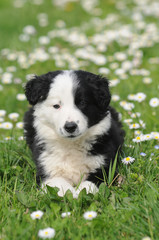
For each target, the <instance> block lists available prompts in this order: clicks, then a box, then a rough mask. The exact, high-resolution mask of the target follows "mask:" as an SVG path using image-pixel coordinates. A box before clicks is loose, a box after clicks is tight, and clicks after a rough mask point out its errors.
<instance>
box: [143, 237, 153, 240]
mask: <svg viewBox="0 0 159 240" xmlns="http://www.w3.org/2000/svg"><path fill="white" fill-rule="evenodd" d="M142 240H151V238H150V237H143V238H142Z"/></svg>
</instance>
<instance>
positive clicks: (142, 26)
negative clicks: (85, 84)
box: [0, 0, 159, 240]
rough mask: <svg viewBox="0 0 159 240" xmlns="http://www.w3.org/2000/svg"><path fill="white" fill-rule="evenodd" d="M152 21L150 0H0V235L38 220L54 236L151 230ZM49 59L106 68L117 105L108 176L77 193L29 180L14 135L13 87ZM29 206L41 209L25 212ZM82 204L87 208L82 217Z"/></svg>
mask: <svg viewBox="0 0 159 240" xmlns="http://www.w3.org/2000/svg"><path fill="white" fill-rule="evenodd" d="M158 29H159V3H158V1H157V0H156V1H155V0H142V1H137V0H127V1H124V0H121V1H115V0H107V1H106V0H52V1H51V0H7V1H6V0H1V1H0V36H1V37H0V59H1V61H0V239H1V240H14V239H15V240H18V239H26V240H31V239H32V240H35V239H41V238H40V237H38V234H39V230H42V229H45V228H48V227H50V228H53V229H54V230H55V236H54V239H57V240H58V239H59V240H64V239H74V240H80V239H86V240H107V239H109V240H122V239H126V240H143V239H144V240H150V239H151V240H158V239H159V203H158V202H159V80H158V75H159V72H158V68H159V57H158V49H159V31H158ZM57 69H83V70H86V71H90V72H93V73H96V74H102V75H103V76H107V77H108V79H109V80H110V88H111V93H112V102H111V105H112V106H114V107H115V108H116V109H117V110H118V111H119V112H120V113H121V115H122V122H123V128H124V129H125V131H126V137H125V144H124V148H123V150H122V156H120V163H119V167H118V172H119V178H118V181H117V180H115V181H114V180H113V184H112V182H110V181H109V179H106V181H105V182H104V183H103V184H101V186H100V188H99V193H97V194H96V195H94V196H93V195H91V194H88V195H87V194H86V193H85V191H84V190H83V191H82V192H81V193H80V195H79V197H78V199H73V197H72V195H71V193H70V192H67V194H66V195H65V196H64V198H60V197H58V195H57V189H53V188H48V193H47V194H43V193H42V191H41V190H39V189H38V188H37V185H36V180H35V179H36V169H35V165H34V163H33V161H32V159H31V152H30V150H29V149H28V147H27V145H26V143H25V140H24V138H23V115H24V112H25V111H26V110H27V109H28V107H29V105H28V103H27V101H26V99H25V96H24V89H23V88H24V84H25V83H26V82H27V81H28V80H29V79H30V78H31V77H32V75H33V74H37V75H40V74H43V73H46V72H48V71H54V70H57ZM128 157H129V158H128ZM131 158H133V160H132V162H131ZM123 159H124V160H123ZM120 180H122V182H121V183H120ZM37 210H41V211H42V212H43V216H42V217H41V218H40V219H32V217H31V215H30V214H31V213H33V212H34V211H37ZM87 211H94V212H95V213H96V216H95V217H94V218H93V219H92V220H91V219H86V218H85V217H84V213H85V212H87ZM65 212H70V216H66V217H62V216H61V214H62V213H65ZM49 234H50V233H49V232H48V233H47V234H45V237H46V236H47V237H49ZM146 237H147V238H146Z"/></svg>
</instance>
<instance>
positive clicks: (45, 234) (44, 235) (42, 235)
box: [38, 227, 55, 239]
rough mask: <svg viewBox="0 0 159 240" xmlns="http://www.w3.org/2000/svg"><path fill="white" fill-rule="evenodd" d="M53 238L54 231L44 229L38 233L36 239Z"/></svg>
mask: <svg viewBox="0 0 159 240" xmlns="http://www.w3.org/2000/svg"><path fill="white" fill-rule="evenodd" d="M54 236H55V229H53V228H50V227H48V228H45V229H41V230H39V232H38V237H40V238H43V239H46V238H53V237H54Z"/></svg>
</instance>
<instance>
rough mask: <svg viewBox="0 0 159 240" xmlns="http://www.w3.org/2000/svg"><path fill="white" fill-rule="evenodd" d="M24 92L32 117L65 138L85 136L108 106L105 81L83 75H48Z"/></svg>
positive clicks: (102, 116)
mask: <svg viewBox="0 0 159 240" xmlns="http://www.w3.org/2000/svg"><path fill="white" fill-rule="evenodd" d="M25 92H26V96H27V99H28V101H29V102H30V103H31V104H32V105H34V110H35V111H34V116H35V117H36V118H38V119H39V121H41V122H42V123H43V124H45V125H46V126H48V127H50V128H52V129H53V130H54V131H55V132H56V133H57V134H58V135H59V136H61V137H64V138H76V137H80V136H81V135H83V134H85V133H86V132H87V129H88V128H90V127H91V126H93V125H95V124H97V123H98V122H100V121H101V120H102V119H103V118H104V117H105V116H106V114H107V107H108V105H109V102H110V93H109V89H108V83H107V80H106V79H105V78H101V77H99V76H97V75H94V74H92V73H88V72H84V71H61V72H60V71H57V72H50V73H48V74H45V75H42V76H39V77H36V78H35V79H33V80H31V81H30V82H28V83H27V85H26V88H25Z"/></svg>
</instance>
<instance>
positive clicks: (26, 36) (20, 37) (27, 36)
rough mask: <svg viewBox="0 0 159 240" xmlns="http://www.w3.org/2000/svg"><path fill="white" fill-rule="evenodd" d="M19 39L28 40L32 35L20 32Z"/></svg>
mask: <svg viewBox="0 0 159 240" xmlns="http://www.w3.org/2000/svg"><path fill="white" fill-rule="evenodd" d="M19 40H20V41H21V42H28V41H29V40H30V36H29V35H27V34H20V35H19Z"/></svg>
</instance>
